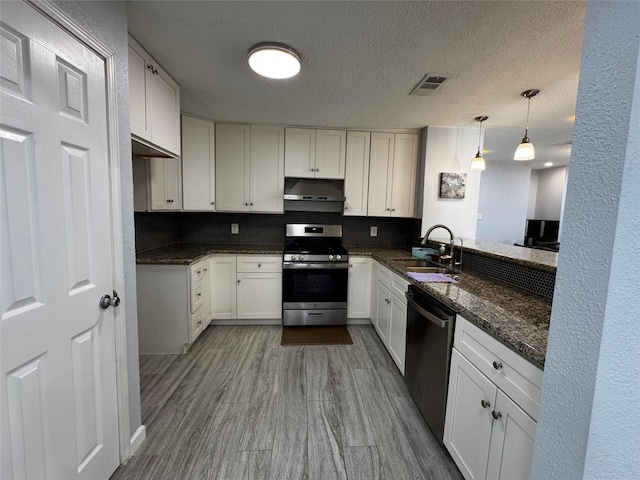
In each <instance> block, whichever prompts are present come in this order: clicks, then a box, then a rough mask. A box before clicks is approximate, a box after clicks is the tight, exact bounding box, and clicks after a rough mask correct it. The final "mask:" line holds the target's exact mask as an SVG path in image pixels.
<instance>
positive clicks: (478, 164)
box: [470, 116, 489, 172]
mask: <svg viewBox="0 0 640 480" xmlns="http://www.w3.org/2000/svg"><path fill="white" fill-rule="evenodd" d="M488 119H489V117H486V116H481V117H476V118H475V120H476V122H480V131H479V132H478V153H476V157H475V158H474V159H473V161H472V162H471V168H470V170H471V171H472V172H481V171H482V170H484V169H485V168H487V165H486V163H485V161H484V158H482V153H480V139H481V138H482V122H484V121H485V120H488Z"/></svg>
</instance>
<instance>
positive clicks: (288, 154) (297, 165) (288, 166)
mask: <svg viewBox="0 0 640 480" xmlns="http://www.w3.org/2000/svg"><path fill="white" fill-rule="evenodd" d="M315 173H316V131H315V129H313V128H287V129H286V132H285V148H284V176H285V177H299V178H313V177H315Z"/></svg>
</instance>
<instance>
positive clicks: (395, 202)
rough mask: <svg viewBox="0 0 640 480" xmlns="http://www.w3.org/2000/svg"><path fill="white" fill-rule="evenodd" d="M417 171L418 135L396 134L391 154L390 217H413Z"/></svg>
mask: <svg viewBox="0 0 640 480" xmlns="http://www.w3.org/2000/svg"><path fill="white" fill-rule="evenodd" d="M417 170H418V135H416V134H409V133H398V134H396V138H395V146H394V153H393V174H392V179H391V202H390V205H391V216H392V217H413V215H414V207H415V201H416V175H417Z"/></svg>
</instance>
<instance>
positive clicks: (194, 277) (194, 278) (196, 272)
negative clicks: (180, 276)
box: [189, 260, 206, 290]
mask: <svg viewBox="0 0 640 480" xmlns="http://www.w3.org/2000/svg"><path fill="white" fill-rule="evenodd" d="M205 267H206V265H205V262H204V261H202V260H200V261H199V262H196V263H194V264H193V265H191V266H190V267H189V273H190V275H191V285H192V286H193V285H194V284H196V283H197V282H199V281H200V280H202V277H203V276H204V268H205ZM192 290H193V289H192Z"/></svg>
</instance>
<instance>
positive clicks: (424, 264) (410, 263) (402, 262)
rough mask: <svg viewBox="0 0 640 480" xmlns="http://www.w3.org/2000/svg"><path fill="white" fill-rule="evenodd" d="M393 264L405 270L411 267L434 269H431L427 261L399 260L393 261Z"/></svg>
mask: <svg viewBox="0 0 640 480" xmlns="http://www.w3.org/2000/svg"><path fill="white" fill-rule="evenodd" d="M393 262H394V263H397V264H398V265H401V266H403V267H406V268H412V267H430V268H436V267H433V264H432V263H431V262H429V261H428V260H421V259H419V258H406V259H405V258H401V259H398V260H394V261H393Z"/></svg>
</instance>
